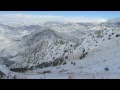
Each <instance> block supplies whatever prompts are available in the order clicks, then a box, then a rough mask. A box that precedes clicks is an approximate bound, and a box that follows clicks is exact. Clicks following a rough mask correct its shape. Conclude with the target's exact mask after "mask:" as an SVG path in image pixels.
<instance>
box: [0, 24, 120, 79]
mask: <svg viewBox="0 0 120 90" xmlns="http://www.w3.org/2000/svg"><path fill="white" fill-rule="evenodd" d="M119 42H120V24H119V22H104V23H103V22H102V23H78V22H76V23H75V22H74V23H73V22H68V23H66V22H65V23H62V22H45V23H43V24H41V25H23V26H18V27H13V26H9V25H4V24H0V53H1V56H0V64H1V65H0V71H1V75H2V76H0V77H1V78H2V77H4V78H6V74H7V73H6V72H8V73H12V76H11V77H9V78H53V77H54V78H120V77H118V75H119V72H120V68H119V62H120V61H119V57H120V55H119V53H120V49H119ZM3 65H6V66H7V67H6V66H3ZM2 68H5V69H6V72H4V71H5V70H2ZM9 69H10V70H9ZM20 72H21V73H20ZM4 73H5V74H4ZM108 73H109V74H110V76H108V77H106V75H108ZM114 73H116V74H115V75H113V74H114ZM31 74H35V76H34V75H31ZM79 75H81V76H82V77H79ZM85 75H86V77H85ZM99 75H101V76H99Z"/></svg>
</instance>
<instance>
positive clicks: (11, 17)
mask: <svg viewBox="0 0 120 90" xmlns="http://www.w3.org/2000/svg"><path fill="white" fill-rule="evenodd" d="M46 21H61V22H105V21H107V19H106V18H100V17H94V18H89V17H73V16H54V15H27V14H1V15H0V23H16V24H18V23H41V22H46Z"/></svg>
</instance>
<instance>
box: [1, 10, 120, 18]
mask: <svg viewBox="0 0 120 90" xmlns="http://www.w3.org/2000/svg"><path fill="white" fill-rule="evenodd" d="M1 14H25V15H53V16H73V17H102V18H116V17H120V11H0V15H1Z"/></svg>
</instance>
